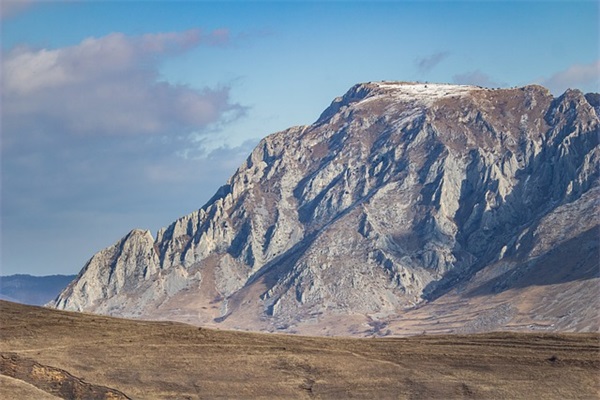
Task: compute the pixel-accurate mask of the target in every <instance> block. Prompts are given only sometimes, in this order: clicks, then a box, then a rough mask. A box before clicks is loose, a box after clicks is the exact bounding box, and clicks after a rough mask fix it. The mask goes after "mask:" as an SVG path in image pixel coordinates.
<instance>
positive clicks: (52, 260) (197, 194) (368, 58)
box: [1, 0, 600, 275]
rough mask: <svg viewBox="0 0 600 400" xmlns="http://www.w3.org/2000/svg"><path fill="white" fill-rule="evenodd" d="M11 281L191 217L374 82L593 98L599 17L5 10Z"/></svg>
mask: <svg viewBox="0 0 600 400" xmlns="http://www.w3.org/2000/svg"><path fill="white" fill-rule="evenodd" d="M1 11H2V16H1V18H2V20H1V23H2V25H1V30H2V31H1V33H2V43H1V46H2V108H1V109H2V115H1V117H2V142H1V152H2V154H1V156H2V186H1V189H2V192H1V200H2V208H1V211H2V214H1V223H2V253H1V257H2V259H1V261H2V264H1V266H2V269H1V273H2V274H3V275H7V274H13V273H31V274H34V275H46V274H54V273H76V272H78V271H79V270H80V269H81V267H82V266H83V265H84V263H85V262H86V261H87V259H89V257H91V256H92V255H93V253H95V252H96V251H98V250H101V249H102V248H104V247H106V246H108V245H111V244H112V243H114V242H116V241H117V240H118V239H119V238H120V237H122V236H123V235H125V234H126V233H127V232H128V231H129V230H131V229H132V228H145V229H150V230H151V231H153V232H156V230H157V229H158V228H160V227H162V226H165V225H168V224H169V223H170V222H172V221H173V220H174V219H176V218H177V217H179V216H182V215H184V214H187V213H189V212H191V211H193V210H195V209H198V208H199V207H201V206H202V205H203V204H204V202H205V201H207V200H208V199H209V198H210V197H211V196H212V194H213V193H214V192H215V190H216V189H217V188H218V186H220V185H221V184H223V183H224V182H225V181H226V179H227V178H228V177H229V176H230V175H231V173H233V172H234V171H235V169H236V168H237V166H238V165H239V164H240V163H241V161H242V160H243V159H244V158H245V157H246V156H247V155H248V154H249V152H250V151H251V150H252V148H253V146H254V145H256V143H257V142H258V141H259V140H260V138H262V137H264V136H266V135H267V134H270V133H273V132H275V131H279V130H283V129H285V128H287V127H290V126H293V125H300V124H310V123H312V122H314V121H315V120H316V119H317V118H318V116H319V114H320V112H321V111H323V109H324V108H325V107H326V106H327V105H328V104H329V103H330V102H331V101H332V100H333V98H335V97H336V96H339V95H342V94H343V93H344V92H345V91H346V90H348V89H349V88H350V87H351V86H352V85H353V84H355V83H358V82H365V81H376V80H409V81H416V80H418V81H430V82H434V81H435V82H449V83H470V84H478V85H482V86H492V87H511V86H521V85H526V84H530V83H539V84H543V85H545V86H547V87H548V88H549V89H550V90H551V91H552V92H553V93H554V94H555V95H559V94H561V93H562V92H563V91H564V90H565V89H566V88H567V87H573V88H579V89H581V90H583V91H585V92H589V91H599V78H598V75H599V72H598V71H599V68H600V61H599V60H600V55H599V43H598V40H599V39H598V38H599V31H598V29H599V28H598V21H599V10H598V3H597V2H595V1H585V2H577V1H564V2H562V1H551V2H541V1H535V2H534V1H532V2H527V1H510V2H493V1H481V2H476V1H464V2H452V1H437V2H427V1H420V2H405V1H385V2H360V1H353V2H344V1H330V2H318V1H315V2H301V1H288V2H277V1H272V2H267V1H263V2H252V1H221V2H207V1H183V2H173V1H170V2H166V1H164V2H163V1H96V2H91V1H77V0H71V1H63V2H54V1H52V2H51V1H18V2H13V1H6V0H3V1H2V8H1Z"/></svg>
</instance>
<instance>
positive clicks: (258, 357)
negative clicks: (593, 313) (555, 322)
mask: <svg viewBox="0 0 600 400" xmlns="http://www.w3.org/2000/svg"><path fill="white" fill-rule="evenodd" d="M0 327H1V329H0V353H2V355H3V357H8V358H10V357H13V358H14V359H26V360H28V361H26V362H29V363H36V364H37V365H40V366H42V367H41V368H47V369H48V370H53V371H56V370H60V371H63V372H64V373H68V374H69V375H71V376H72V377H73V379H75V380H78V382H82V384H83V385H84V386H85V385H87V384H89V385H92V386H93V387H94V388H96V389H97V388H100V389H102V390H104V391H105V392H107V391H109V390H114V391H115V393H117V392H116V391H118V392H122V393H124V394H125V395H127V396H128V397H131V398H144V399H152V398H160V399H201V398H211V399H214V398H257V397H261V398H336V399H339V398H400V399H403V398H406V399H410V398H419V399H437V398H444V399H453V398H474V399H482V398H484V399H485V398H510V399H519V398H523V399H524V398H531V396H532V394H535V397H537V398H545V399H558V398H560V399H565V398H597V394H598V390H599V389H600V387H599V382H598V379H597V377H598V373H599V372H600V358H599V355H600V353H599V350H600V342H599V339H600V336H599V335H598V334H520V333H493V334H483V335H463V336H459V335H457V336H451V335H445V336H417V337H412V338H402V339H401V338H385V339H348V338H344V339H342V338H317V337H302V336H288V335H280V334H270V335H268V334H255V333H245V332H234V331H217V330H211V329H204V328H202V329H199V328H198V327H192V326H188V325H184V324H179V323H170V322H146V321H131V320H124V319H114V318H109V317H104V316H98V315H91V314H77V313H68V312H62V311H56V310H49V309H44V308H39V307H30V306H23V305H18V304H14V303H8V302H0ZM0 372H1V373H2V374H3V375H4V376H2V378H3V380H2V381H0V382H4V381H5V380H8V379H11V381H10V382H13V383H14V382H16V380H14V379H12V378H8V377H6V375H7V374H8V372H7V371H6V370H5V369H3V370H2V371H0ZM65 376H66V375H65ZM21 378H22V379H24V378H23V376H21ZM29 379H30V382H28V383H26V382H24V381H19V382H20V385H21V386H18V387H17V385H14V384H11V385H2V386H0V398H3V399H14V398H19V394H18V393H25V392H24V390H25V389H24V388H27V390H30V391H31V390H37V389H35V388H33V387H32V386H31V385H33V386H36V387H38V388H40V387H41V388H43V385H40V383H39V382H38V381H36V380H35V379H33V378H29ZM58 386H60V385H58ZM28 393H29V392H28ZM55 395H61V394H59V393H55ZM62 396H63V397H69V396H65V395H64V393H63V394H62ZM71 397H73V398H77V396H76V395H75V394H74V395H73V396H71ZM99 398H107V397H99Z"/></svg>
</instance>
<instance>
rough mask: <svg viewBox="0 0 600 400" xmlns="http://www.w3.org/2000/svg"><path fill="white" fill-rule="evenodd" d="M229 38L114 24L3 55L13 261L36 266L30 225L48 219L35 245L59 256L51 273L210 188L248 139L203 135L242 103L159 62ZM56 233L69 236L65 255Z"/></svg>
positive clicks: (9, 254)
mask: <svg viewBox="0 0 600 400" xmlns="http://www.w3.org/2000/svg"><path fill="white" fill-rule="evenodd" d="M229 43H230V39H229V32H228V31H227V30H224V29H223V30H217V31H212V32H209V33H203V32H202V31H200V30H197V29H195V30H188V31H184V32H168V33H152V34H147V35H141V36H127V35H124V34H122V33H112V34H109V35H107V36H103V37H98V38H88V39H85V40H83V41H82V42H80V43H79V44H77V45H74V46H70V47H63V48H57V49H44V48H42V49H39V48H38V49H34V48H29V47H19V48H15V49H12V50H11V51H9V52H8V53H6V54H3V57H2V87H1V90H2V92H1V98H2V108H1V112H2V118H1V128H2V142H1V149H0V150H1V162H2V225H3V226H2V230H3V231H6V232H8V231H10V232H11V235H6V236H5V238H4V243H3V244H2V247H3V259H4V260H11V268H13V270H18V268H21V267H22V268H24V269H28V270H33V269H36V268H42V269H43V266H36V265H34V264H33V263H34V262H35V260H36V257H35V256H33V255H31V256H30V255H29V253H30V252H29V253H28V249H27V246H29V245H30V244H31V240H32V238H31V237H30V235H31V232H32V229H33V228H34V227H36V228H35V229H33V231H35V232H39V231H40V229H45V230H47V232H46V234H47V240H46V239H44V240H41V239H40V238H37V239H35V240H34V242H36V243H38V245H39V247H38V250H39V251H42V252H46V254H48V256H49V258H50V259H54V260H64V271H56V272H68V271H74V270H75V269H77V268H79V267H81V266H82V265H83V262H84V261H85V259H86V258H87V257H89V256H90V255H91V254H93V252H96V251H98V250H100V249H98V248H90V246H91V245H93V244H94V243H98V240H100V239H98V238H101V237H104V236H106V237H110V238H111V239H110V240H111V242H106V245H109V244H111V243H112V241H114V240H116V239H117V238H119V237H121V236H122V235H123V234H125V233H126V232H127V231H128V230H130V229H132V228H134V227H140V228H150V229H156V228H158V227H160V226H162V225H163V224H167V223H169V222H171V221H172V220H174V219H175V218H177V217H179V216H181V215H183V214H185V213H187V212H190V211H193V210H194V209H197V208H198V207H199V206H201V205H202V203H203V202H204V201H206V199H208V198H210V197H211V195H212V194H213V193H212V192H214V190H215V189H216V188H217V187H218V186H219V185H220V184H222V183H223V182H225V180H226V179H227V178H228V176H229V175H230V174H231V173H232V172H233V171H234V170H235V167H237V165H238V164H239V163H240V162H241V161H242V160H243V159H244V158H245V157H246V156H247V154H248V152H249V151H250V150H251V147H252V145H253V144H254V143H250V142H248V143H245V144H243V145H240V146H229V147H228V146H225V147H221V148H218V149H207V148H206V146H205V143H206V142H210V141H208V140H202V138H205V139H209V138H213V137H214V136H215V135H218V134H219V132H218V129H223V127H226V126H227V123H228V122H229V121H232V120H235V119H237V118H240V117H242V116H243V115H244V113H245V110H246V108H245V107H243V106H241V105H240V104H237V103H236V102H235V101H233V100H232V98H231V94H230V92H231V87H229V86H218V87H204V88H194V87H190V86H186V85H175V84H172V83H170V82H166V81H164V80H162V77H161V75H160V70H159V68H160V65H161V63H162V62H163V61H164V60H166V59H167V58H169V57H174V56H177V55H181V54H184V53H186V52H188V51H190V50H192V49H195V48H197V47H198V46H228V45H229ZM198 73H201V66H199V71H198ZM181 154H188V155H189V154H192V155H193V156H187V157H183V156H181ZM70 232H71V233H70ZM65 237H69V238H71V239H73V240H75V241H76V242H77V243H78V245H77V248H76V249H73V251H69V252H66V253H68V254H65V251H64V248H65V246H67V245H69V244H67V243H60V240H59V239H58V238H63V239H61V240H64V238H65ZM79 237H81V239H77V238H79ZM84 238H85V239H84ZM79 242H81V243H79ZM61 254H62V255H61ZM61 257H62V258H61ZM73 257H78V258H77V259H73Z"/></svg>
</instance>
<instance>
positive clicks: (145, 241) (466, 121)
mask: <svg viewBox="0 0 600 400" xmlns="http://www.w3.org/2000/svg"><path fill="white" fill-rule="evenodd" d="M599 111H600V108H599V104H598V102H597V96H596V95H584V94H583V93H581V92H579V91H577V90H568V91H567V92H565V93H564V94H563V95H562V96H559V97H557V98H555V97H553V96H552V95H551V94H550V93H549V92H548V91H547V90H546V89H545V88H543V87H540V86H535V85H534V86H526V87H522V88H518V89H503V90H491V89H485V88H480V87H473V86H457V85H444V84H416V83H405V82H376V83H365V84H359V85H356V86H354V87H353V88H351V89H350V90H349V91H348V93H346V94H345V95H344V96H342V97H340V98H337V99H335V100H334V101H333V103H332V104H331V106H330V107H329V108H328V109H326V110H325V111H324V112H323V114H322V115H321V117H320V118H319V119H318V120H317V121H316V122H315V123H314V124H312V125H308V126H301V127H293V128H290V129H288V130H286V131H283V132H279V133H275V134H273V135H270V136H268V137H267V138H265V139H264V140H262V141H261V142H260V144H259V145H258V146H257V147H256V149H255V150H254V151H253V152H252V154H251V155H250V156H249V157H248V159H247V160H246V162H245V163H244V164H243V165H242V166H240V168H239V169H238V170H237V172H236V173H235V174H234V175H233V176H232V177H231V178H230V179H229V181H228V182H227V183H226V184H225V185H224V186H223V187H221V188H220V189H219V191H218V192H217V193H216V194H215V196H214V197H213V198H212V199H211V200H210V201H209V202H208V203H207V204H206V205H204V206H203V207H202V208H200V209H199V210H198V211H195V212H193V213H191V214H189V215H186V216H184V217H182V218H180V219H179V220H177V221H175V222H174V223H173V224H171V225H170V226H169V227H167V228H165V229H161V230H160V231H159V232H158V233H157V235H156V238H154V237H153V236H152V235H151V233H150V232H148V231H143V230H133V231H132V232H130V233H129V234H128V235H127V236H126V237H124V238H123V239H121V240H120V241H118V242H117V243H116V244H115V245H114V246H112V247H109V248H107V249H105V250H102V251H101V252H99V253H97V254H96V255H94V256H93V257H92V258H91V260H90V261H89V262H88V263H87V265H86V266H85V267H84V269H83V270H82V272H81V273H80V275H79V276H78V277H77V278H76V280H75V281H74V282H73V283H72V284H71V285H70V286H69V287H68V288H67V289H66V290H65V291H63V293H61V295H60V296H59V297H58V298H57V299H56V300H55V301H54V302H53V303H51V305H52V306H53V307H56V308H59V309H65V310H77V311H89V312H95V313H101V314H109V315H116V316H126V317H141V318H151V319H170V320H178V321H184V322H190V323H194V324H199V325H213V326H214V325H218V326H223V327H228V328H237V329H251V330H266V331H273V330H280V331H286V332H300V333H311V334H352V335H372V334H414V333H420V332H422V331H428V332H438V333H441V332H482V331H490V330H501V329H509V330H549V331H553V330H558V331H597V330H598V329H599V327H600V320H599V319H600V317H599V315H598V313H597V310H598V308H599V307H600V304H599V301H600V300H599V298H600V296H599V294H600V293H599V286H598V285H599V282H600V278H599V275H600V274H599V266H598V234H599V231H598V198H599V197H598V194H599V190H600V189H599V188H598V173H599V171H598V157H599V155H600V147H599V145H598V137H599V133H600V131H599V126H600V123H599V118H598V113H599Z"/></svg>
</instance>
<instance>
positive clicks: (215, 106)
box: [2, 29, 243, 135]
mask: <svg viewBox="0 0 600 400" xmlns="http://www.w3.org/2000/svg"><path fill="white" fill-rule="evenodd" d="M227 41H228V31H227V30H218V31H214V32H211V33H209V34H202V32H201V31H200V30H197V29H195V30H189V31H185V32H169V33H157V34H147V35H143V36H137V37H130V36H126V35H124V34H122V33H112V34H110V35H107V36H104V37H101V38H88V39H85V40H83V41H82V42H81V43H79V44H78V45H76V46H71V47H65V48H60V49H39V50H33V49H29V48H24V47H21V48H17V49H14V50H12V51H11V52H9V53H8V54H7V55H6V57H4V59H3V61H2V82H3V85H2V100H3V103H4V109H3V118H4V120H5V121H4V122H5V128H6V129H7V130H8V134H9V135H10V134H11V132H16V131H20V130H22V129H21V128H23V127H24V126H27V127H28V128H29V129H32V128H33V129H34V130H47V127H48V126H49V125H48V124H49V123H50V124H51V125H53V126H56V127H57V128H58V127H59V128H60V129H61V131H62V133H70V134H75V135H86V134H95V135H97V134H102V135H110V134H113V135H123V134H174V133H185V132H190V131H194V130H199V129H202V128H205V127H206V126H207V125H209V124H211V123H215V122H217V121H219V119H220V118H221V117H222V116H223V115H225V114H231V113H238V114H241V113H242V112H243V108H242V107H240V106H239V105H237V104H233V103H231V101H230V98H229V88H227V87H220V88H216V89H214V88H204V89H202V90H198V89H194V88H190V87H188V86H183V85H172V84H170V83H168V82H159V81H158V77H159V72H158V67H159V62H160V61H161V60H162V59H163V58H165V57H168V56H171V55H174V54H178V53H181V52H185V51H187V50H189V49H191V48H193V47H196V46H199V45H201V44H206V45H223V44H226V43H227ZM36 121H37V122H38V126H37V127H36V126H33V127H32V126H31V125H32V124H33V125H35V122H36Z"/></svg>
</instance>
